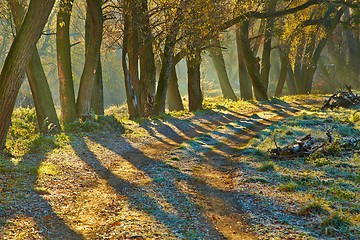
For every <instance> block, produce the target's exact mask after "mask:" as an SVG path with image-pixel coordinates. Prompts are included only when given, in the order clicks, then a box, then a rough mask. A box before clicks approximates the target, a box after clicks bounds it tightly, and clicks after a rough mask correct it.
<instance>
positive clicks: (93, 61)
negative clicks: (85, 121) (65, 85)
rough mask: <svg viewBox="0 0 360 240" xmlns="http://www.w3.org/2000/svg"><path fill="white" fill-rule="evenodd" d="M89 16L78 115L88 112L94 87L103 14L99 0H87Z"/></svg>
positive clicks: (77, 105)
mask: <svg viewBox="0 0 360 240" xmlns="http://www.w3.org/2000/svg"><path fill="white" fill-rule="evenodd" d="M86 3H87V13H88V16H89V19H90V20H89V43H88V45H89V46H91V47H90V48H87V49H86V53H85V65H84V70H83V73H82V75H81V80H80V86H79V92H78V98H77V102H76V107H77V114H78V116H83V115H87V114H90V112H91V98H92V93H93V89H94V81H95V76H96V72H97V70H98V69H99V68H98V64H99V59H100V48H101V41H102V31H103V15H102V7H101V6H102V1H101V0H87V1H86Z"/></svg>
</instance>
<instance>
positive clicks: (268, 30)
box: [260, 0, 277, 90]
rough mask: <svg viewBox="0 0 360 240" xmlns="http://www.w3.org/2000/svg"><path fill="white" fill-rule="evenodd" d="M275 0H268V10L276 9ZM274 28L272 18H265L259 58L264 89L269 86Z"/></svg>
mask: <svg viewBox="0 0 360 240" xmlns="http://www.w3.org/2000/svg"><path fill="white" fill-rule="evenodd" d="M276 2H277V0H269V1H268V3H267V4H268V9H269V11H274V10H275V9H276ZM273 28H274V18H273V17H271V18H268V19H266V27H265V32H264V45H263V54H262V58H261V72H260V75H261V80H262V82H263V84H264V87H265V88H266V90H267V89H268V88H269V74H270V67H271V64H270V55H271V43H272V31H273Z"/></svg>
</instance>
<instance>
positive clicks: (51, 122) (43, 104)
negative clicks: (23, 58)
mask: <svg viewBox="0 0 360 240" xmlns="http://www.w3.org/2000/svg"><path fill="white" fill-rule="evenodd" d="M10 8H11V12H12V15H13V17H14V22H15V28H16V31H17V32H18V31H20V28H21V24H22V21H23V19H24V17H25V14H26V12H25V6H23V5H22V4H21V3H20V2H19V1H18V0H11V1H10ZM26 74H27V77H28V80H29V84H30V88H31V92H32V96H33V99H34V103H35V110H36V116H37V121H38V125H39V129H40V131H41V133H48V131H49V130H50V128H51V129H52V130H60V123H59V119H58V117H57V115H56V110H55V106H54V101H53V98H52V95H51V91H50V87H49V84H48V81H47V78H46V75H45V72H44V69H43V66H42V64H41V60H40V56H39V53H38V50H37V49H35V51H34V54H33V56H32V57H31V60H30V62H29V64H28V65H27V67H26Z"/></svg>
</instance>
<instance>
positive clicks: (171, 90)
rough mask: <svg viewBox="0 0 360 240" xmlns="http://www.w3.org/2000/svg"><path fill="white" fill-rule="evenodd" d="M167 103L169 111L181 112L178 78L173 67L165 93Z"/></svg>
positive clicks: (182, 107) (181, 103)
mask: <svg viewBox="0 0 360 240" xmlns="http://www.w3.org/2000/svg"><path fill="white" fill-rule="evenodd" d="M167 102H168V107H169V111H183V110H184V105H183V102H182V100H181V95H180V91H179V85H178V77H177V74H176V68H175V66H173V69H172V71H171V76H170V82H169V87H168V92H167Z"/></svg>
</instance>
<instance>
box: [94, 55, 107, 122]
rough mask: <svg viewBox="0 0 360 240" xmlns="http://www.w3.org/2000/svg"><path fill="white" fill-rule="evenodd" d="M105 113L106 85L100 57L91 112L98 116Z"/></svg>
mask: <svg viewBox="0 0 360 240" xmlns="http://www.w3.org/2000/svg"><path fill="white" fill-rule="evenodd" d="M104 111H105V107H104V85H103V77H102V66H101V58H100V57H99V60H98V66H97V70H96V75H95V80H94V88H93V92H92V96H91V112H93V113H95V114H97V115H104Z"/></svg>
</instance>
